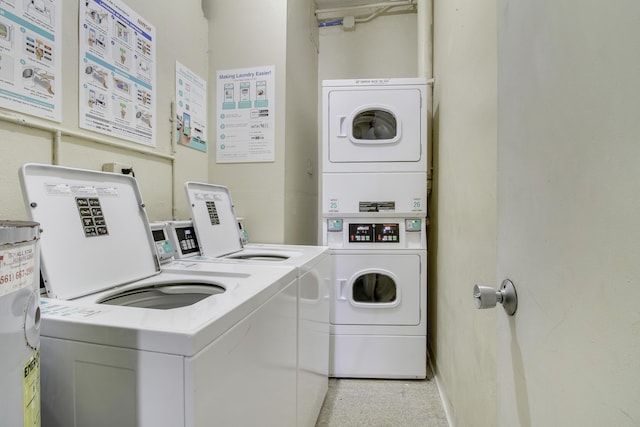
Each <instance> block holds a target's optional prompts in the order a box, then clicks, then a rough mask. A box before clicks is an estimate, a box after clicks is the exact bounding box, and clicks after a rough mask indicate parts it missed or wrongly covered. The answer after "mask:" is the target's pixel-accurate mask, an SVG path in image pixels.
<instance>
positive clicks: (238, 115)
mask: <svg viewBox="0 0 640 427" xmlns="http://www.w3.org/2000/svg"><path fill="white" fill-rule="evenodd" d="M216 93H217V95H216V103H217V110H218V122H217V131H216V135H217V140H216V163H244V162H273V161H275V67H274V66H273V65H271V66H265V67H253V68H243V69H238V70H226V71H218V73H217V84H216Z"/></svg>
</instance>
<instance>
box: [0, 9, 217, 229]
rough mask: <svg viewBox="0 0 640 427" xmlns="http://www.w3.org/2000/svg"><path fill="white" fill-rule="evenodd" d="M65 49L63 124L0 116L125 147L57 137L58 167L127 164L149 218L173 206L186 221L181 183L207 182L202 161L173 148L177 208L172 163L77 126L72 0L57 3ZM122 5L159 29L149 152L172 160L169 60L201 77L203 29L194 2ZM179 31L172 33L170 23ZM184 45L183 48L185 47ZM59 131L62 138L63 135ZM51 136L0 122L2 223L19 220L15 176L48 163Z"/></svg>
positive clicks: (161, 215)
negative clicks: (153, 143) (152, 142)
mask: <svg viewBox="0 0 640 427" xmlns="http://www.w3.org/2000/svg"><path fill="white" fill-rule="evenodd" d="M62 3H63V6H64V9H63V11H62V12H63V13H62V17H63V18H62V19H63V23H62V24H63V34H62V38H63V42H62V44H63V46H62V62H63V63H64V65H63V76H62V78H63V81H62V90H63V94H62V104H63V112H62V120H63V121H62V123H60V124H57V123H54V122H48V121H44V120H39V119H37V118H33V117H30V116H25V115H20V114H18V113H14V112H12V111H9V110H4V109H0V113H4V114H8V115H11V116H15V117H26V118H27V120H28V121H33V122H35V123H39V124H43V125H45V126H52V127H55V128H58V129H61V130H63V131H70V132H81V133H85V134H88V135H91V136H95V137H98V138H103V139H107V140H108V141H111V142H116V143H120V144H121V145H122V146H123V147H124V148H123V149H121V148H110V147H107V146H104V145H100V144H95V143H89V142H87V141H85V140H83V139H81V138H76V137H69V136H64V135H63V136H62V140H61V143H60V145H59V151H58V152H57V153H56V154H57V162H58V163H59V164H61V165H64V166H72V167H80V168H85V169H94V170H100V169H101V168H102V164H103V163H109V162H114V161H116V162H121V163H126V164H130V165H132V166H133V168H134V171H135V173H136V177H137V179H138V181H139V183H140V187H141V191H142V195H143V197H144V199H145V203H146V205H147V211H148V213H149V217H150V218H151V219H170V218H171V217H172V215H173V212H172V210H173V206H174V204H175V207H176V209H177V215H178V216H182V217H184V216H186V215H188V214H187V212H188V210H187V205H186V197H185V196H184V190H182V182H184V181H185V180H187V179H192V180H206V179H207V168H208V163H207V155H206V154H204V153H201V152H196V151H195V150H192V149H189V148H185V147H178V150H177V153H176V155H175V158H176V168H175V176H176V178H175V182H176V184H177V187H178V188H177V191H176V200H175V203H174V201H173V198H172V168H171V161H170V160H166V159H164V158H162V157H157V156H153V155H148V154H139V153H134V152H131V151H129V150H128V149H127V147H134V148H138V149H140V148H142V149H145V148H147V147H146V146H143V145H140V144H136V143H131V142H127V141H123V140H119V139H117V138H107V137H103V136H102V135H99V134H96V133H92V132H89V131H84V130H80V129H79V128H78V68H79V65H78V2H66V1H65V2H62ZM127 4H128V5H129V6H130V7H131V8H132V9H134V10H135V11H137V12H138V13H140V14H141V15H142V16H144V17H145V18H146V19H147V20H149V21H150V22H151V23H153V24H154V25H155V27H156V31H157V44H156V46H157V48H158V49H157V52H156V61H157V84H156V87H155V88H154V90H155V94H156V99H157V116H158V117H157V121H156V123H157V126H158V130H157V136H158V138H157V141H156V144H157V146H156V147H155V148H148V151H149V152H151V153H158V154H161V155H165V156H168V155H170V154H171V145H170V136H171V128H172V123H171V113H170V111H171V102H172V101H173V99H174V97H175V89H174V88H175V83H174V82H175V61H176V60H178V61H180V62H181V63H183V64H184V65H186V66H187V67H189V68H191V69H192V70H193V71H194V72H195V73H197V74H199V75H201V76H206V75H207V74H208V62H207V60H206V56H207V52H208V47H207V36H206V35H207V23H206V20H205V19H204V17H203V14H202V10H201V7H200V3H199V2H186V3H184V4H183V3H166V4H163V7H161V8H159V7H157V2H155V1H153V0H128V1H127ZM181 22H182V23H184V22H188V25H182V26H180V31H176V25H179V23H181ZM185 46H188V48H185ZM63 133H64V132H63ZM52 141H53V135H52V134H51V133H49V132H45V131H40V130H35V129H31V128H29V127H28V126H22V125H14V124H9V123H7V122H6V121H0V159H2V166H3V174H4V176H3V177H2V178H0V197H1V198H2V200H3V202H2V203H0V218H3V219H25V218H26V214H25V212H24V208H23V206H22V195H21V192H20V188H19V185H18V181H17V170H18V168H19V167H20V166H21V165H22V164H24V163H26V162H37V163H51V162H52V159H53V149H52V147H53V144H52Z"/></svg>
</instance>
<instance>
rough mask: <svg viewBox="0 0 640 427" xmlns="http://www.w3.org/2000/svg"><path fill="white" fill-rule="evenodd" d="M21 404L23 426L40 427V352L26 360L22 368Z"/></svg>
mask: <svg viewBox="0 0 640 427" xmlns="http://www.w3.org/2000/svg"><path fill="white" fill-rule="evenodd" d="M22 372H23V377H22V397H23V399H22V402H23V404H24V418H23V419H24V425H25V427H26V426H29V427H32V426H40V352H39V351H36V352H35V353H34V355H33V357H31V358H29V360H27V363H26V364H25V366H24V368H23V371H22Z"/></svg>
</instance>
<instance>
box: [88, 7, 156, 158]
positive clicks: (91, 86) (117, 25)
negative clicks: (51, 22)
mask: <svg viewBox="0 0 640 427" xmlns="http://www.w3.org/2000/svg"><path fill="white" fill-rule="evenodd" d="M78 21H79V40H80V43H79V45H80V74H79V84H80V91H79V92H80V109H79V110H80V120H79V123H80V127H81V128H83V129H89V130H93V131H95V132H99V133H102V134H106V135H111V136H115V137H118V138H122V139H126V140H129V141H134V142H138V143H140V144H145V145H150V146H155V145H156V138H155V135H156V99H155V93H154V88H155V87H156V82H155V80H156V61H155V56H156V46H155V45H156V36H155V33H156V30H155V27H154V26H153V25H151V24H150V23H149V21H147V20H146V19H144V18H143V17H142V16H140V15H138V14H137V13H136V12H134V11H133V10H131V9H130V8H129V7H128V6H127V5H126V4H124V3H123V2H121V1H117V0H86V1H85V0H83V1H81V2H80V18H79V20H78Z"/></svg>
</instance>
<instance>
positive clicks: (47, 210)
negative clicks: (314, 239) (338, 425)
mask: <svg viewBox="0 0 640 427" xmlns="http://www.w3.org/2000/svg"><path fill="white" fill-rule="evenodd" d="M20 179H21V183H22V187H23V194H24V199H25V204H26V208H27V211H28V213H29V216H30V217H31V218H32V219H33V220H35V221H38V222H39V223H40V225H41V227H42V230H43V231H42V237H41V261H42V279H43V280H42V281H43V284H44V287H45V289H46V293H47V296H48V298H43V299H42V302H41V311H42V321H41V367H42V368H41V369H42V370H41V381H42V396H44V397H43V399H42V421H43V426H65V427H66V426H83V425H91V426H98V427H100V426H111V425H119V426H140V427H151V426H153V427H156V426H167V427H174V426H189V427H192V426H200V425H209V424H212V423H214V424H220V425H231V424H245V425H256V424H263V425H295V423H296V412H295V407H294V406H293V405H291V402H292V401H294V400H295V397H296V338H295V336H296V329H297V323H296V311H297V307H296V289H297V281H296V271H295V269H294V268H292V267H287V266H278V267H276V266H271V267H269V268H266V267H261V266H257V265H256V266H250V265H233V264H227V265H223V264H220V265H218V266H216V268H215V269H198V270H201V271H200V272H199V273H196V272H194V271H193V270H192V269H189V268H187V267H185V269H184V271H181V270H180V269H176V271H173V272H168V271H161V269H160V266H159V263H158V259H157V256H156V255H155V248H154V243H153V239H152V236H151V231H150V229H149V224H148V220H147V215H146V211H145V208H144V203H143V202H142V198H141V196H140V193H139V190H138V187H137V183H136V181H135V179H133V178H131V177H128V176H125V175H118V174H110V173H102V172H95V171H86V170H80V169H72V168H63V167H59V166H49V165H36V164H28V165H25V166H23V168H22V169H21V171H20ZM265 337H268V339H266V338H265ZM247 383H251V384H252V386H251V387H245V384H247ZM247 406H249V407H251V408H252V411H246V407H247Z"/></svg>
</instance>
